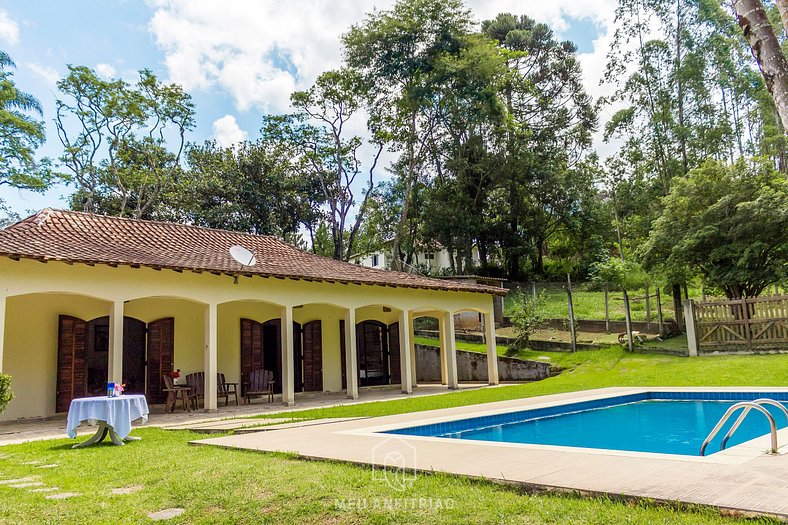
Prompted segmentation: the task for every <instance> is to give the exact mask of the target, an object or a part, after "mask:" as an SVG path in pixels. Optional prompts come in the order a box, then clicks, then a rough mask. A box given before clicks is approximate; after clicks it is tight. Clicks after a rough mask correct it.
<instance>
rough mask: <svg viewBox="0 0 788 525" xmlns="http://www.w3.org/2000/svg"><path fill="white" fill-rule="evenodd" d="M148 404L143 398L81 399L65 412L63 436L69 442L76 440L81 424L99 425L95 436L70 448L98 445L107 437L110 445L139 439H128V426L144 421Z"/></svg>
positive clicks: (136, 396)
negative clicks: (69, 440) (86, 422)
mask: <svg viewBox="0 0 788 525" xmlns="http://www.w3.org/2000/svg"><path fill="white" fill-rule="evenodd" d="M148 413H149V411H148V402H147V401H146V400H145V396H143V395H123V396H118V397H81V398H77V399H74V400H72V401H71V406H69V408H68V422H67V424H66V434H68V437H70V438H71V439H74V438H76V437H77V427H78V426H79V425H80V424H81V423H82V422H83V421H90V422H93V423H94V424H95V422H98V423H99V427H98V430H97V431H96V434H95V435H94V436H93V437H91V438H90V439H88V440H87V441H85V442H83V443H79V444H77V445H74V446H73V447H72V448H80V447H87V446H90V445H95V444H96V443H99V442H101V441H102V440H103V439H104V438H105V437H107V435H109V438H110V440H111V441H112V443H113V444H114V445H123V442H124V441H134V440H138V439H140V438H135V437H132V436H129V433H130V432H131V422H132V421H134V420H136V419H142V422H143V423H145V422H146V421H148Z"/></svg>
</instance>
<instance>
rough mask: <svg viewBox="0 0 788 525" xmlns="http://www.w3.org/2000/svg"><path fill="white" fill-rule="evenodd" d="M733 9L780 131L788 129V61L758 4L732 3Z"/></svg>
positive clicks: (756, 0) (741, 0) (756, 1)
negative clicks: (781, 127)
mask: <svg viewBox="0 0 788 525" xmlns="http://www.w3.org/2000/svg"><path fill="white" fill-rule="evenodd" d="M785 3H786V2H785V0H781V1H779V2H778V7H780V14H781V16H783V11H784V9H783V8H784V7H785V5H784V4H785ZM781 5H782V6H781ZM733 9H734V11H736V17H737V18H738V20H739V26H740V27H741V29H742V32H743V33H744V38H746V39H747V42H748V43H749V44H750V48H751V49H752V55H753V56H754V57H755V60H756V61H757V62H758V67H760V69H761V74H762V75H763V80H764V82H765V83H766V88H767V89H768V90H769V94H770V95H771V96H772V99H773V100H774V105H775V106H776V107H777V112H778V113H779V114H780V120H781V121H782V124H783V128H784V129H788V60H786V58H785V55H783V53H782V49H781V48H780V43H779V42H778V40H777V37H776V36H775V35H774V31H773V30H772V26H771V24H770V23H769V17H768V16H767V14H766V10H764V8H763V4H762V3H761V0H733ZM783 20H785V17H784V16H783Z"/></svg>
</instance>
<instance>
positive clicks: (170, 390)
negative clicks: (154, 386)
mask: <svg viewBox="0 0 788 525" xmlns="http://www.w3.org/2000/svg"><path fill="white" fill-rule="evenodd" d="M161 378H162V380H164V388H163V389H162V391H163V392H167V401H166V402H165V403H164V412H165V413H166V412H167V409H168V408H169V411H170V412H174V411H175V405H176V403H177V402H178V400H179V399H180V400H181V402H182V403H183V409H184V410H190V409H189V404H191V399H190V393H191V390H192V389H191V388H190V387H188V386H178V385H176V384H174V383H173V381H172V378H171V377H170V376H169V375H168V374H164V375H162V376H161Z"/></svg>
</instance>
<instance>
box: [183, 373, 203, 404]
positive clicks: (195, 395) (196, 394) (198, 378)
mask: <svg viewBox="0 0 788 525" xmlns="http://www.w3.org/2000/svg"><path fill="white" fill-rule="evenodd" d="M186 385H187V386H188V387H189V388H190V389H191V392H190V393H189V399H190V400H191V402H192V405H193V406H194V409H195V410H197V409H198V408H199V406H200V399H202V400H203V405H204V404H205V372H194V373H191V374H187V375H186Z"/></svg>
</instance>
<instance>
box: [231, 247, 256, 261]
mask: <svg viewBox="0 0 788 525" xmlns="http://www.w3.org/2000/svg"><path fill="white" fill-rule="evenodd" d="M230 257H232V258H233V259H235V262H237V263H239V264H241V265H242V266H254V265H255V264H257V257H255V256H254V253H253V252H252V251H251V250H248V249H247V248H244V247H243V246H237V245H236V246H230Z"/></svg>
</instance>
